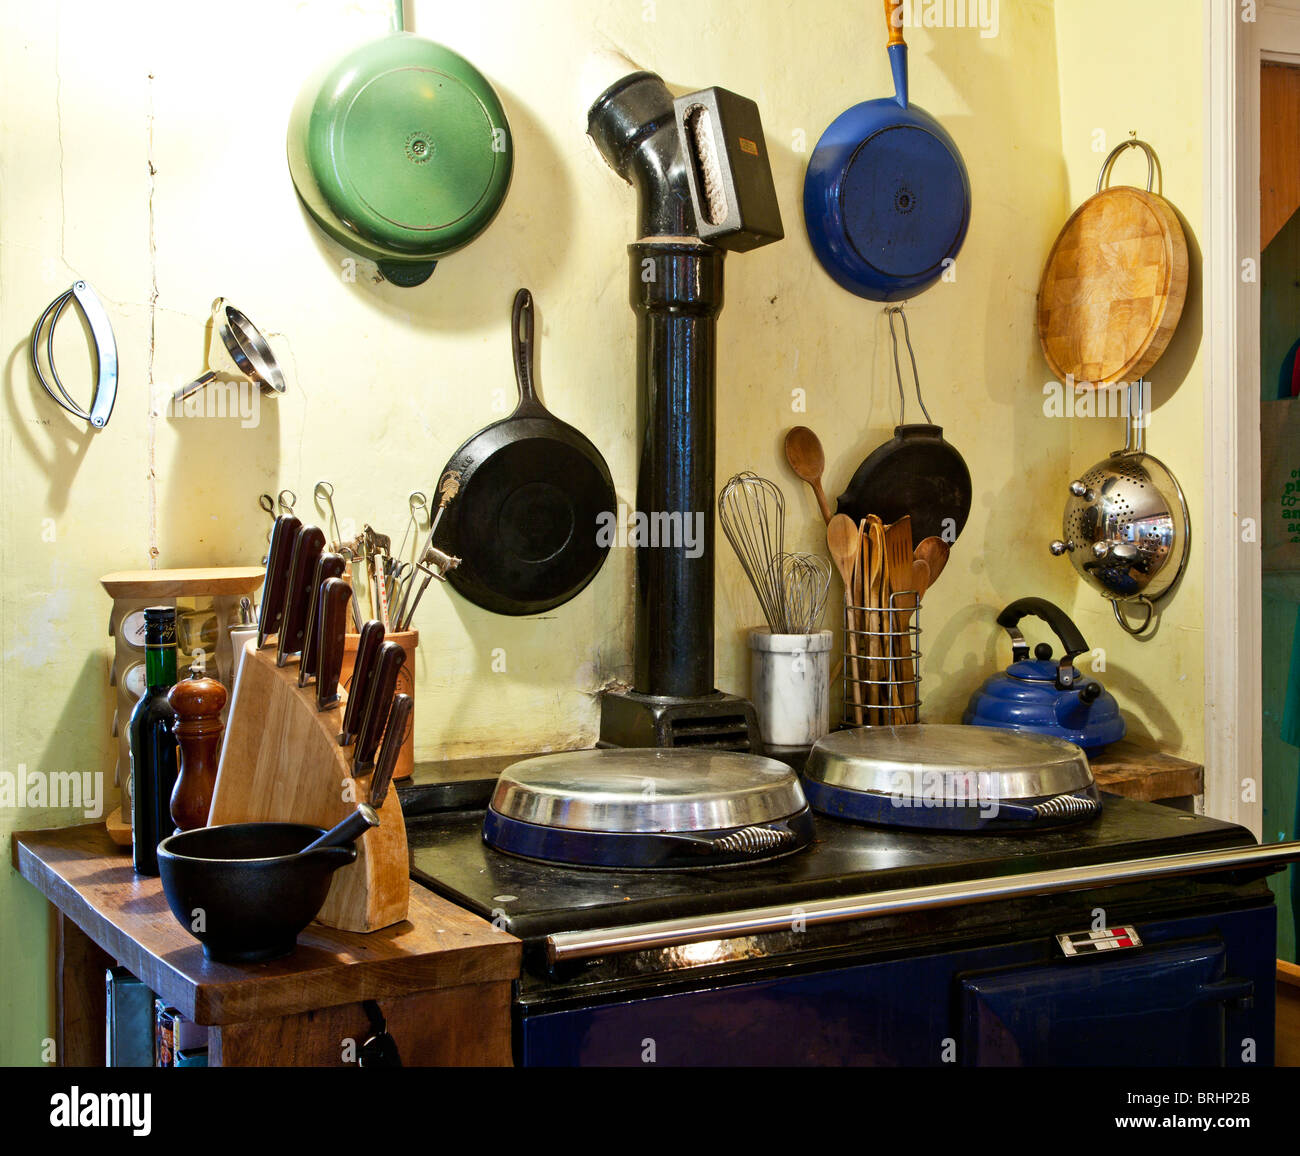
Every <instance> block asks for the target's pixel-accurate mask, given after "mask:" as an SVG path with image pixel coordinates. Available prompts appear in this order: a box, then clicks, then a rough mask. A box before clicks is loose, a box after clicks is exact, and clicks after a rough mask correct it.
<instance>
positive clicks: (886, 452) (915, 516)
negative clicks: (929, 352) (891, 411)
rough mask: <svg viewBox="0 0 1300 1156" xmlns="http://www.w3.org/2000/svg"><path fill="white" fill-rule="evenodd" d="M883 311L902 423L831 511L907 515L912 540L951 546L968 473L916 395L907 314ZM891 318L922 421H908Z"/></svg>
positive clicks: (963, 508) (961, 518) (964, 505)
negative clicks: (899, 330) (898, 323)
mask: <svg viewBox="0 0 1300 1156" xmlns="http://www.w3.org/2000/svg"><path fill="white" fill-rule="evenodd" d="M885 312H886V313H888V314H889V336H890V340H891V341H892V343H893V347H894V375H895V377H896V378H897V381H898V399H899V417H900V419H902V423H901V424H900V425H898V426H895V427H894V436H893V437H892V438H891V439H890V440H889V441H887V442H885V444H884V445H882V446H877V447H876V448H875V449H874V450H873V451H872V452H871V454H870V456H868V457H867V459H866V460H865V461H864V462H863V463H862V464H861V465H860V466H859V467H858V468H857V471H856V472H855V473H854V475H853V478H852V480H851V481H850V482H849V484H848V487H847V489H845V491H844V493H842V494H841V495H840V497H839V500H838V502H837V503H836V511H837V512H838V513H841V514H847V515H848V516H849V517H850V518H852V519H853V521H854V523H858V522H861V521H862V519H863V518H865V517H866V516H867V515H868V514H875V515H877V516H878V517H879V518H880V520H881V521H882V522H884V523H885V525H889V524H890V523H891V522H897V521H898V519H899V518H901V517H902V516H903V515H904V514H907V515H909V516H910V517H911V519H912V540H913V541H914V542H920V541H921V540H922V539H924V538H942V539H943V540H944V541H945V542H947V543H948V544H949V545H950V546H951V545H952V543H953V542H955V541H956V540H957V535H958V534H960V533H961V531H962V527H964V526H965V525H966V519H967V517H968V516H969V515H970V501H971V484H970V471H969V470H968V469H967V468H966V462H965V461H964V460H963V458H962V456H961V454H959V453H958V452H957V451H956V450H955V449H954V448H953V447H952V446H951V445H950V444H949V443H948V442H947V441H945V440H944V436H943V430H942V429H941V428H940V427H939V426H937V425H934V424H933V423H931V422H930V420H929V419H930V412H929V410H927V409H926V408H925V401H924V399H923V398H922V397H921V375H920V373H919V372H918V371H917V368H916V354H915V353H914V352H913V350H912V337H911V334H910V332H909V331H908V325H907V314H906V313H904V312H903V309H902V307H901V306H898V305H895V306H893V307H891V308H889V309H887V310H886V311H885ZM895 317H899V318H901V319H902V322H903V334H904V336H905V337H906V339H907V352H908V355H909V357H910V358H911V361H912V379H913V382H914V384H915V386H916V400H917V403H918V404H919V405H920V407H921V412H922V413H923V414H925V417H926V422H925V424H921V423H919V422H918V423H914V424H912V425H908V424H907V411H906V405H907V402H906V397H905V395H904V392H903V371H902V368H901V367H900V366H899V363H898V338H897V335H896V334H895V332H894V318H895Z"/></svg>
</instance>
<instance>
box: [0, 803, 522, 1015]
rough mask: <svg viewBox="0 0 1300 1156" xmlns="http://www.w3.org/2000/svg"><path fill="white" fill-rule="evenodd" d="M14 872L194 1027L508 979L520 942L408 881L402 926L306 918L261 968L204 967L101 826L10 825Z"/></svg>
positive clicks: (153, 883) (159, 898)
mask: <svg viewBox="0 0 1300 1156" xmlns="http://www.w3.org/2000/svg"><path fill="white" fill-rule="evenodd" d="M13 860H14V866H15V867H16V868H17V870H18V872H19V874H21V875H22V876H23V878H24V879H26V880H27V881H28V882H30V883H32V884H33V885H34V886H35V887H36V888H37V889H39V890H40V891H41V892H42V893H43V894H44V895H45V897H46V898H47V899H49V901H50V902H51V903H53V904H54V905H55V906H56V907H58V908H59V909H60V910H61V911H62V912H63V913H64V914H65V915H66V916H68V918H70V919H71V920H72V921H73V922H74V923H76V924H77V925H78V926H79V927H80V928H81V929H82V930H83V931H85V933H86V934H87V935H88V936H89V937H90V938H91V939H93V940H94V941H95V942H96V943H98V944H99V946H100V947H102V948H103V949H104V950H105V951H106V952H108V954H110V955H112V956H113V957H114V958H115V959H117V960H118V961H119V962H120V963H121V965H122V966H123V967H126V968H128V969H129V970H130V971H131V972H132V973H133V974H134V975H135V976H137V977H138V978H139V979H140V980H141V981H142V982H143V983H145V984H146V985H147V986H148V987H149V988H151V989H152V990H153V991H154V992H156V993H157V994H158V995H159V996H161V997H162V998H163V999H165V1000H166V1001H167V1002H168V1003H170V1004H171V1005H173V1006H174V1007H176V1008H177V1009H178V1010H179V1011H180V1012H181V1014H182V1015H184V1016H185V1017H186V1018H187V1019H189V1020H191V1021H193V1022H194V1023H198V1024H207V1025H212V1024H230V1023H239V1022H242V1021H246V1020H258V1019H264V1018H267V1017H276V1016H288V1015H293V1014H296V1013H299V1012H305V1011H310V1010H313V1009H317V1008H326V1007H334V1006H338V1005H342V1004H350V1003H355V1002H356V1001H358V1000H366V999H385V998H387V999H391V998H394V997H398V996H406V995H411V994H413V993H417V992H426V991H432V990H435V989H439V988H450V987H459V986H462V985H465V984H477V983H485V982H491V981H501V980H512V979H515V978H517V977H518V975H519V959H520V952H521V946H520V943H519V941H518V940H517V939H515V938H514V937H513V936H510V935H508V934H507V933H505V932H504V931H498V930H497V929H496V928H495V927H493V926H492V925H491V924H490V923H488V922H486V921H485V920H482V919H480V918H478V916H476V915H472V914H471V913H470V912H468V911H464V910H462V909H461V908H459V907H457V906H455V905H454V904H452V903H449V902H448V901H447V900H445V899H442V898H440V897H439V896H437V895H434V894H433V893H432V892H431V891H428V890H426V889H425V888H423V887H419V886H412V887H411V895H410V911H409V914H408V917H407V919H406V920H405V921H403V922H402V923H398V924H395V925H394V926H392V927H389V928H385V929H384V930H382V931H375V932H371V933H370V934H367V935H362V934H359V933H356V932H348V931H338V930H335V929H333V928H329V927H323V926H321V925H320V924H316V923H312V924H309V925H308V926H307V928H306V929H305V930H304V931H303V932H302V934H301V935H299V936H298V949H297V950H296V951H295V952H293V953H292V954H291V955H288V956H285V957H284V958H283V959H277V960H273V961H271V962H270V963H261V964H240V965H235V964H223V963H213V962H210V961H209V960H207V959H206V958H204V955H203V949H202V947H201V946H200V945H199V942H198V941H197V940H196V939H194V938H193V936H191V935H190V934H189V933H188V932H186V931H184V930H183V929H182V928H181V926H180V925H179V924H178V923H177V922H176V920H175V918H174V917H173V916H172V913H171V910H170V909H169V908H168V906H167V899H166V897H165V896H164V895H163V892H162V883H161V882H160V881H159V880H158V879H156V878H148V877H145V876H140V875H136V874H135V872H134V871H133V870H132V868H131V855H130V850H129V848H126V849H124V848H121V847H118V846H117V845H116V844H115V843H113V841H112V840H111V839H109V837H108V835H107V833H106V832H105V830H104V825H103V823H102V822H96V823H93V824H87V825H85V826H79V827H63V828H59V829H56V830H43V831H17V832H15V833H14V836H13Z"/></svg>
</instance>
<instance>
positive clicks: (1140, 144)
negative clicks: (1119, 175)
mask: <svg viewBox="0 0 1300 1156" xmlns="http://www.w3.org/2000/svg"><path fill="white" fill-rule="evenodd" d="M1125 149H1141V150H1142V151H1143V152H1144V153H1146V154H1147V192H1148V193H1150V192H1154V191H1155V183H1156V164H1157V161H1156V154H1155V150H1154V149H1153V148H1152V147H1151V146H1150V145H1149V144H1147V142H1146V141H1144V140H1138V139H1137V138H1136V137H1133V138H1131V139H1129V140H1126V141H1124V142H1123V143H1122V144H1117V145H1116V146H1115V147H1114V148H1113V149H1111V150H1110V154H1109V155H1108V156H1107V157H1106V159H1105V160H1104V161H1102V163H1101V172H1100V173H1098V174H1097V192H1101V191H1102V189H1103V188H1107V187H1108V186H1107V185H1106V184H1105V181H1106V179H1107V177H1108V176H1109V175H1110V169H1111V166H1112V165H1114V163H1115V158H1116V157H1118V156H1119V154H1120V153H1122V152H1123V151H1124V150H1125Z"/></svg>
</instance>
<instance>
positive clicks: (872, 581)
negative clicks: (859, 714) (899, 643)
mask: <svg viewBox="0 0 1300 1156" xmlns="http://www.w3.org/2000/svg"><path fill="white" fill-rule="evenodd" d="M863 525H864V526H865V530H864V533H865V534H868V535H870V537H871V553H870V563H871V572H870V574H869V576H868V580H867V585H868V592H867V594H866V605H868V606H871V607H873V609H872V611H871V612H870V613H869V614H868V615H867V622H868V625H867V630H868V632H869V633H868V639H867V646H868V649H869V652H870V654H871V661H870V662H869V663H868V664H867V678H868V679H870V685H869V686H868V688H867V690H868V694H869V696H870V701H871V702H872V704H873V705H875V706H877V707H881V706H885V705H887V703H888V697H887V696H886V695H884V694H882V684H883V683H884V681H885V680H884V678H883V677H882V676H883V674H884V672H885V666H886V664H885V663H884V661H883V657H884V655H885V654H887V653H888V647H886V646H885V645H884V643H885V637H884V626H883V623H884V615H883V614H882V613H881V611H880V608H881V607H882V606H885V605H886V604H887V601H886V600H887V598H888V596H889V584H888V582H887V581H886V576H885V534H884V525H883V524H882V523H881V521H880V519H879V518H878V517H877V516H876V515H875V514H868V515H867V516H866V518H864V519H863ZM871 718H872V720H873V721H872V725H873V726H879V725H880V724H881V723H882V722H883V721H884V717H883V716H882V715H881V714H880V713H879V712H878V711H876V712H873V713H872V715H871Z"/></svg>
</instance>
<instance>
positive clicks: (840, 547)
mask: <svg viewBox="0 0 1300 1156" xmlns="http://www.w3.org/2000/svg"><path fill="white" fill-rule="evenodd" d="M826 546H827V548H828V549H829V550H830V555H831V561H832V562H834V563H835V569H836V570H838V571H839V573H840V580H841V581H842V582H843V583H844V611H845V624H846V626H847V628H848V629H847V631H846V633H845V646H846V647H847V649H848V652H849V660H848V669H849V678H850V680H851V683H852V685H851V686H850V688H849V697H850V698H851V699H852V701H853V715H854V721H855V722H856V723H857V725H858V726H861V725H862V709H861V705H860V704H861V701H862V700H861V697H860V694H859V689H860V688H859V685H858V681H857V679H858V640H857V635H856V634H855V633H854V631H855V630H856V624H855V619H854V616H853V614H852V613H851V611H850V609H849V608H850V607H851V606H852V605H853V577H854V571H855V570H856V569H857V568H858V565H859V549H860V542H859V535H858V528H857V526H855V525H854V524H853V519H852V518H849V517H846V516H845V515H844V514H836V515H835V516H834V517H833V518H831V520H830V522H828V523H827V526H826Z"/></svg>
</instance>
